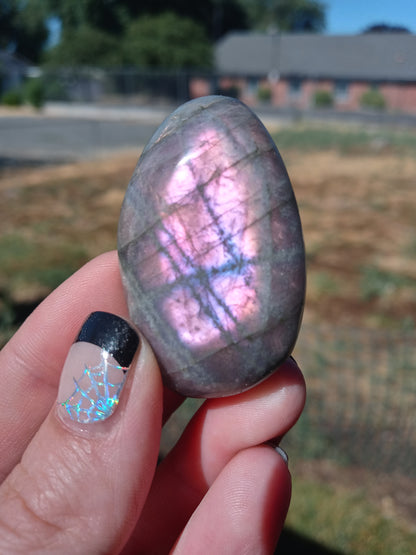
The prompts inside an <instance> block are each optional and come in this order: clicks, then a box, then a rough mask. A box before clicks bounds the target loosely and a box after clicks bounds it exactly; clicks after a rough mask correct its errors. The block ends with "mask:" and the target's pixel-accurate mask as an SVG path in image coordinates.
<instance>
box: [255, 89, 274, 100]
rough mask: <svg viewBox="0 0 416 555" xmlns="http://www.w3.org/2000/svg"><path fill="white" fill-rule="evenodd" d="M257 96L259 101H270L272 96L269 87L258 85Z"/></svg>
mask: <svg viewBox="0 0 416 555" xmlns="http://www.w3.org/2000/svg"><path fill="white" fill-rule="evenodd" d="M257 98H258V99H259V101H260V102H270V100H271V98H272V91H271V90H270V88H269V87H259V90H258V91H257Z"/></svg>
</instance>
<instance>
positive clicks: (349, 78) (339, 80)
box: [191, 32, 416, 113]
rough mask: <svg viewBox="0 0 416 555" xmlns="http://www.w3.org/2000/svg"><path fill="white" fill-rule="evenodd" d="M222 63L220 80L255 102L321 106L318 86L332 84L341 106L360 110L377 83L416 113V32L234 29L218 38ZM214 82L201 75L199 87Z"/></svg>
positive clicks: (397, 104) (392, 107) (198, 90)
mask: <svg viewBox="0 0 416 555" xmlns="http://www.w3.org/2000/svg"><path fill="white" fill-rule="evenodd" d="M215 70H216V86H217V88H219V89H221V90H223V91H227V89H228V90H231V88H234V90H236V89H238V95H239V97H240V98H241V100H243V101H245V102H246V103H248V104H251V105H255V104H258V103H259V102H261V101H262V100H263V101H264V100H267V101H268V102H270V103H271V104H272V105H273V106H276V107H280V108H297V109H301V110H304V109H308V108H312V107H314V106H315V103H316V93H317V91H319V92H321V91H328V93H329V95H328V94H327V97H328V96H329V97H330V99H331V102H332V103H333V107H334V108H335V109H339V110H342V111H352V110H354V111H355V110H359V109H361V108H362V96H363V94H364V93H365V92H366V91H368V90H373V91H378V93H379V95H378V96H379V97H380V96H381V97H382V99H383V100H384V103H385V108H386V109H387V110H388V111H390V112H395V111H396V112H404V113H416V35H411V34H402V33H391V34H390V33H388V34H363V35H350V36H326V35H314V34H308V35H306V34H304V35H302V34H293V35H290V34H289V35H286V34H277V33H276V34H260V33H246V32H244V33H232V34H230V35H227V36H226V37H225V38H224V39H222V40H221V41H220V42H219V43H218V44H217V46H216V51H215ZM212 86H213V85H212V80H211V82H209V81H208V80H206V79H194V80H193V82H192V83H191V95H192V96H201V95H203V94H210V93H212V92H215V91H213V90H212Z"/></svg>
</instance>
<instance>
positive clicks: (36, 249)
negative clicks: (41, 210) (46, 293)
mask: <svg viewBox="0 0 416 555" xmlns="http://www.w3.org/2000/svg"><path fill="white" fill-rule="evenodd" d="M86 259H87V254H86V251H85V249H84V248H83V247H82V246H81V245H78V244H73V243H70V242H68V243H62V244H60V246H59V248H56V245H54V244H52V245H51V246H50V247H48V245H45V244H44V243H42V242H40V241H36V240H29V239H26V238H25V237H24V236H23V235H19V234H18V233H11V234H7V235H4V236H3V237H0V268H1V281H3V280H4V282H3V283H1V282H0V285H2V287H3V289H4V288H5V287H6V286H7V285H8V287H10V288H13V289H14V288H15V287H16V286H17V285H19V286H21V285H22V284H30V283H37V284H39V285H40V286H44V287H47V288H49V289H53V288H55V287H56V286H57V285H59V284H60V283H61V282H62V281H63V280H64V279H66V278H67V277H68V276H69V275H70V274H71V273H73V272H74V271H75V270H76V269H78V268H79V267H80V266H81V265H82V264H83V263H84V262H85V261H86ZM6 284H7V285H6Z"/></svg>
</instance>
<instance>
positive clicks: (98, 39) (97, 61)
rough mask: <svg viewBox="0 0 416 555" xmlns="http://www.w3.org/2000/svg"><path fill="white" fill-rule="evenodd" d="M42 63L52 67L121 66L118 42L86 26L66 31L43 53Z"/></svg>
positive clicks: (102, 32) (106, 34)
mask: <svg viewBox="0 0 416 555" xmlns="http://www.w3.org/2000/svg"><path fill="white" fill-rule="evenodd" d="M44 61H45V62H46V63H47V64H49V65H52V66H101V67H108V66H116V65H121V64H122V52H121V48H120V41H118V40H117V39H116V38H115V37H114V36H112V35H110V34H109V33H106V32H105V31H101V30H100V29H95V28H93V27H89V26H87V25H81V26H80V27H77V28H75V29H67V30H65V31H64V32H63V33H62V37H61V40H60V42H59V43H58V44H57V45H56V46H55V47H54V48H52V49H50V50H49V51H47V52H45V55H44Z"/></svg>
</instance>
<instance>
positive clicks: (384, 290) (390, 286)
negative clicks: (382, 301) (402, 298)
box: [360, 266, 416, 301]
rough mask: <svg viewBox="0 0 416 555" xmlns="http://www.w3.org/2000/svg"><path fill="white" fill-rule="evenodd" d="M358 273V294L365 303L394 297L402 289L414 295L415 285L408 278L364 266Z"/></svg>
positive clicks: (415, 291)
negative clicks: (359, 277) (406, 289)
mask: <svg viewBox="0 0 416 555" xmlns="http://www.w3.org/2000/svg"><path fill="white" fill-rule="evenodd" d="M360 273H361V279H360V293H361V298H362V299H363V300H365V301H368V300H371V299H377V298H382V297H385V296H386V295H394V294H396V293H397V292H398V290H399V289H403V288H409V289H413V290H414V293H415V294H416V283H415V281H414V280H413V279H412V278H410V277H407V276H403V275H401V274H396V273H394V272H386V271H384V270H381V269H379V268H376V267H374V266H365V267H363V268H361V272H360Z"/></svg>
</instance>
